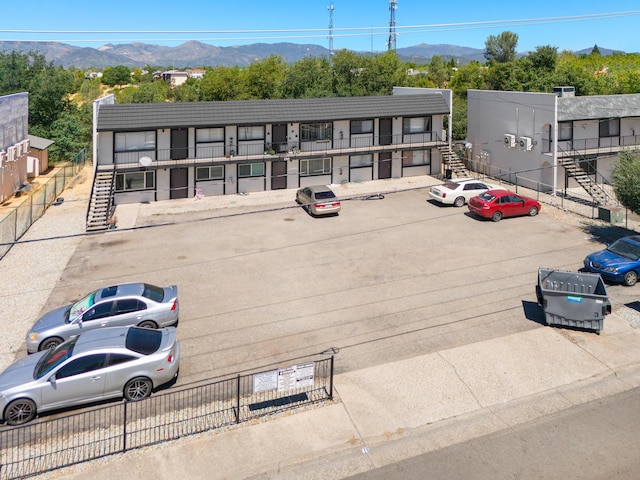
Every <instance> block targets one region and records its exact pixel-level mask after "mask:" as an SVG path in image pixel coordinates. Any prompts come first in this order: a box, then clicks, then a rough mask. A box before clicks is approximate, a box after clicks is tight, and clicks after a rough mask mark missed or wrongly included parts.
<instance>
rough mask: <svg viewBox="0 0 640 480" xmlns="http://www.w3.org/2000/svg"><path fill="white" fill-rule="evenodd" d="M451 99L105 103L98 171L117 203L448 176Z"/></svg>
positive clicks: (99, 123)
mask: <svg viewBox="0 0 640 480" xmlns="http://www.w3.org/2000/svg"><path fill="white" fill-rule="evenodd" d="M450 105H451V103H450V96H449V97H446V92H443V91H439V90H438V91H435V90H434V91H430V90H424V93H419V94H415V95H390V96H376V97H348V98H304V99H282V100H247V101H229V102H199V103H158V104H116V105H108V104H107V105H100V106H99V108H97V109H96V111H97V114H96V117H97V119H96V120H95V125H96V127H95V132H96V133H95V137H94V142H95V144H96V169H97V172H98V173H101V172H102V174H103V176H104V174H105V172H112V174H113V177H112V178H113V184H114V200H115V204H116V205H117V204H120V203H134V202H143V201H156V200H167V199H174V198H185V197H190V196H193V195H194V194H195V192H196V189H198V190H199V191H201V192H202V193H204V194H205V195H225V194H237V193H247V192H256V191H264V190H275V189H285V188H298V187H301V186H306V185H311V184H332V183H334V184H336V183H343V182H353V181H357V182H362V181H367V180H374V179H384V178H392V177H406V176H414V175H430V174H439V173H440V172H441V169H442V156H441V150H440V149H443V148H446V149H448V147H449V144H448V138H449V137H450V133H449V134H448V133H447V132H445V131H443V128H444V125H445V121H444V118H445V116H447V117H448V118H450V116H451V108H450ZM449 128H450V122H449Z"/></svg>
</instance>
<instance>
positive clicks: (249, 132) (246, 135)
mask: <svg viewBox="0 0 640 480" xmlns="http://www.w3.org/2000/svg"><path fill="white" fill-rule="evenodd" d="M238 140H239V141H241V140H264V125H249V126H247V127H238Z"/></svg>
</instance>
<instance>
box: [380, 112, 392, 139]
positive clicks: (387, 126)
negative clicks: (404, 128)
mask: <svg viewBox="0 0 640 480" xmlns="http://www.w3.org/2000/svg"><path fill="white" fill-rule="evenodd" d="M392 129H393V126H392V124H391V119H390V118H381V119H380V141H379V143H380V145H391V142H392V141H393V131H392Z"/></svg>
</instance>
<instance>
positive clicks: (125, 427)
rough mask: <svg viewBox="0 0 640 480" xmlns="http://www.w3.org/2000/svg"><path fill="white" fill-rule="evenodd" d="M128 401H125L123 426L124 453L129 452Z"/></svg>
mask: <svg viewBox="0 0 640 480" xmlns="http://www.w3.org/2000/svg"><path fill="white" fill-rule="evenodd" d="M127 403H128V402H127V401H126V400H125V401H124V415H123V417H124V423H123V425H122V452H123V453H124V452H126V451H127Z"/></svg>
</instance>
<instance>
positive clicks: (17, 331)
mask: <svg viewBox="0 0 640 480" xmlns="http://www.w3.org/2000/svg"><path fill="white" fill-rule="evenodd" d="M92 178H93V167H92V166H91V165H88V166H86V167H85V168H84V169H82V170H81V171H80V173H79V174H78V175H77V176H76V177H75V178H74V179H73V180H72V181H71V182H70V184H69V186H67V188H66V189H65V190H64V194H63V198H64V202H63V203H62V204H61V205H57V206H51V207H49V209H48V210H47V211H46V212H45V214H44V215H43V216H42V217H41V218H40V219H38V220H37V221H36V222H35V223H34V224H33V225H32V226H31V228H29V230H28V231H27V233H25V235H24V236H23V237H22V238H21V239H20V242H19V243H17V244H16V245H14V246H13V247H12V248H11V250H9V252H8V253H7V254H6V255H5V256H4V257H3V258H2V260H0V278H2V279H3V288H2V293H0V297H2V304H3V306H4V308H3V315H2V327H1V330H0V332H1V333H0V370H4V369H5V368H6V367H7V366H8V365H10V364H11V363H12V362H13V361H14V360H15V356H16V352H17V351H18V350H20V349H21V348H22V347H24V341H25V336H26V334H27V332H28V330H29V328H30V327H31V325H33V322H34V321H35V319H36V318H37V317H38V316H39V315H40V313H41V310H42V308H43V306H44V305H45V303H46V301H47V299H48V298H49V295H50V294H51V291H52V290H53V288H54V287H55V285H56V283H57V282H58V280H59V279H60V276H61V274H62V272H63V271H64V269H65V267H66V266H67V263H68V262H69V260H70V259H71V257H72V256H73V253H74V252H75V250H76V247H77V245H78V243H79V242H80V239H81V237H80V236H74V235H78V234H81V233H83V232H84V231H85V217H86V212H87V203H88V198H89V195H90V193H91V180H92ZM56 237H61V238H56ZM42 239H44V240H42Z"/></svg>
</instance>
